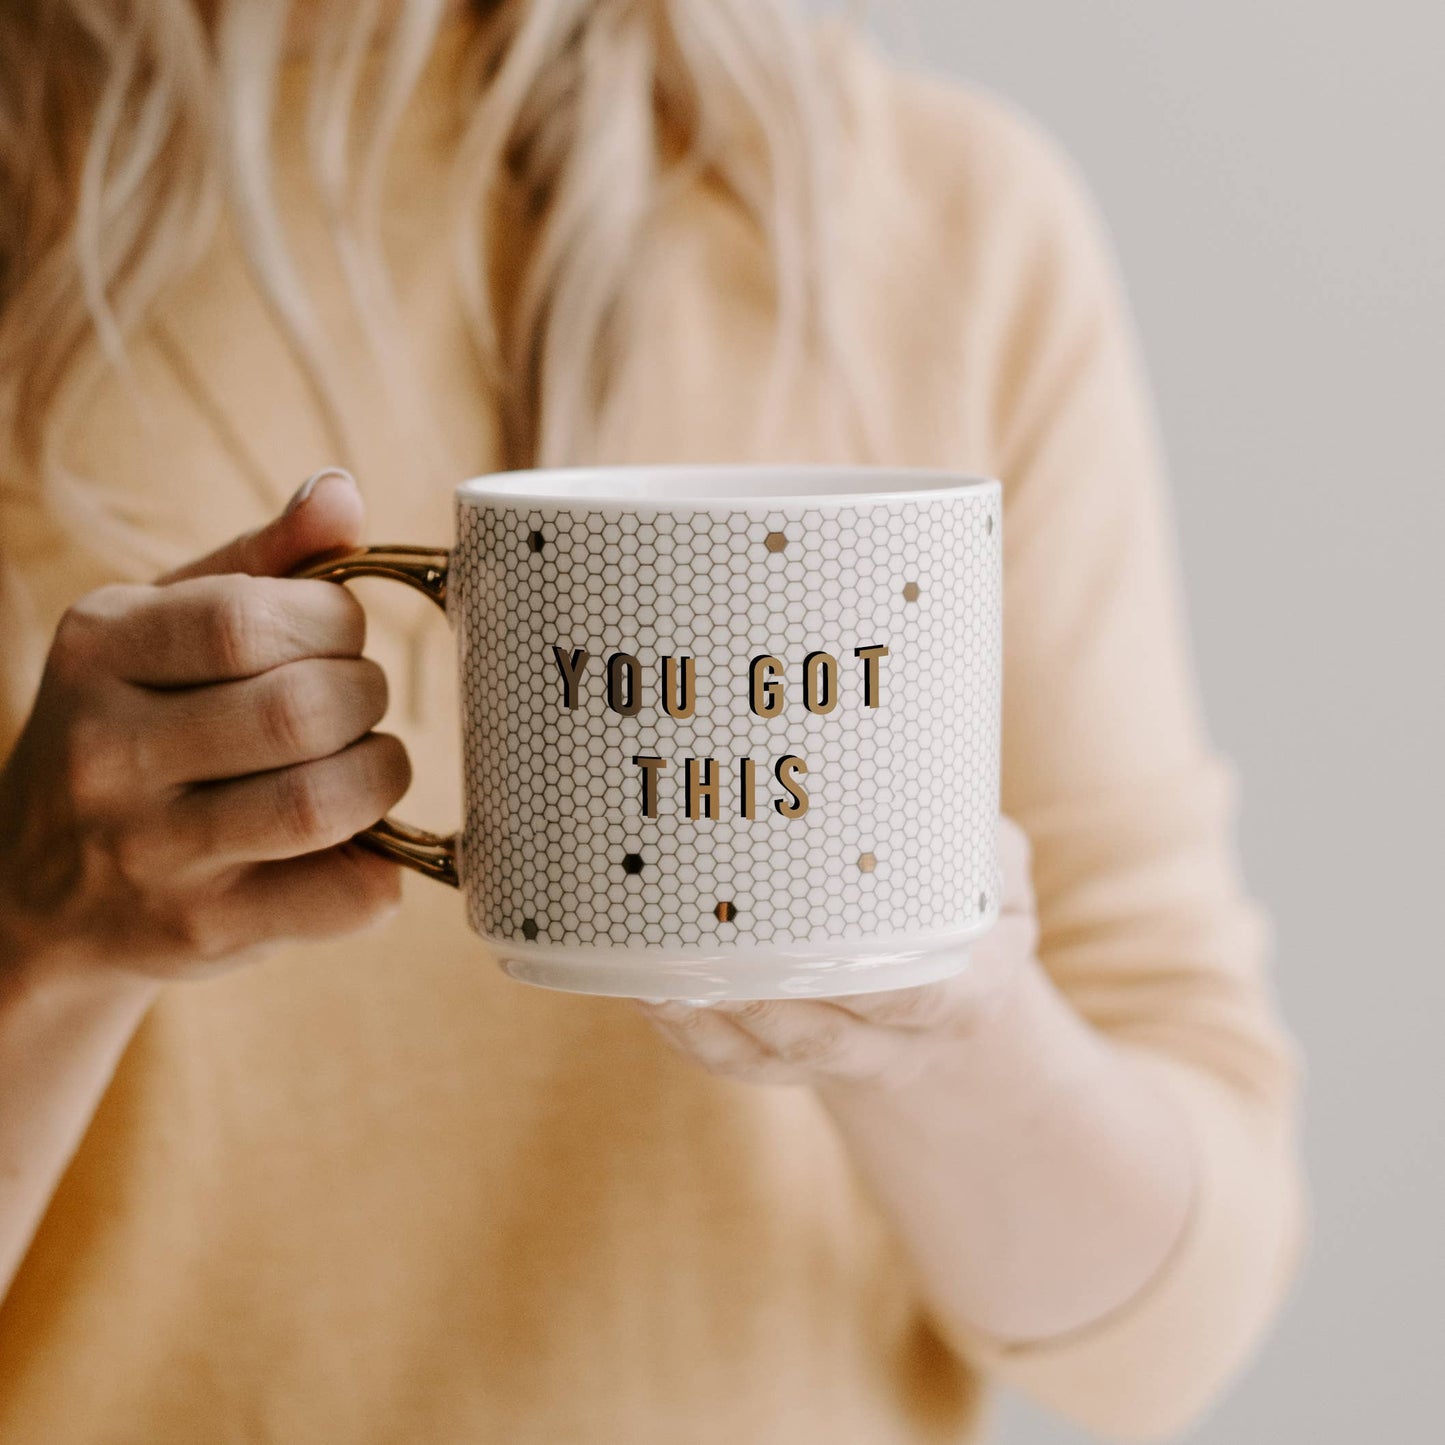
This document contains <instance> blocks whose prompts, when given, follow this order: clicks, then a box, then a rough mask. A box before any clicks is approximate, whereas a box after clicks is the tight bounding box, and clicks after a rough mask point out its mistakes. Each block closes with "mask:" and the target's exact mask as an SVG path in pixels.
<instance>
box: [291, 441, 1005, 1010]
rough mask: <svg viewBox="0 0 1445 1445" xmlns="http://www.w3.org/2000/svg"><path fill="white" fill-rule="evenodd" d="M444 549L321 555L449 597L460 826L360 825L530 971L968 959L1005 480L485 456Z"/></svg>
mask: <svg viewBox="0 0 1445 1445" xmlns="http://www.w3.org/2000/svg"><path fill="white" fill-rule="evenodd" d="M456 519H457V541H456V545H455V546H454V547H452V548H451V549H450V550H442V549H432V548H421V547H367V548H363V549H361V550H359V551H356V552H351V553H347V554H346V555H343V556H333V557H329V558H325V559H322V560H320V561H318V562H316V563H313V564H312V565H311V566H309V567H308V568H307V569H306V572H305V575H308V576H315V577H326V578H331V579H333V580H336V581H342V580H345V579H346V578H349V577H357V576H382V577H391V578H394V579H396V580H399V581H403V582H406V583H408V584H410V585H412V586H414V587H417V588H419V589H420V590H421V591H423V592H425V593H426V594H427V595H428V596H429V597H431V598H432V599H433V600H434V601H435V602H437V603H438V604H439V605H441V606H442V607H444V609H445V611H446V613H447V616H448V618H449V619H450V621H451V623H452V626H453V628H454V629H455V632H456V637H457V643H458V650H459V666H460V673H461V688H460V695H461V699H462V707H461V711H462V717H461V725H462V732H463V740H464V749H463V754H464V766H463V772H464V777H463V787H464V792H465V800H466V807H465V822H464V825H463V829H462V832H461V833H460V835H457V836H453V837H440V836H438V835H435V834H430V833H426V832H424V831H423V830H421V829H417V828H412V827H409V826H408V825H406V824H403V823H399V822H396V821H394V820H391V819H384V820H383V821H382V822H381V823H380V824H378V825H377V827H376V828H374V829H370V830H368V831H367V832H366V833H365V834H362V835H361V841H364V842H366V843H367V844H369V845H370V846H372V847H374V848H377V849H378V850H380V851H382V852H384V853H387V854H388V855H389V856H392V857H394V858H397V859H399V860H400V861H402V862H404V863H407V864H409V865H410V866H412V867H415V868H417V869H419V870H420V871H422V872H424V873H427V874H429V875H431V876H432V877H435V878H438V879H441V880H442V881H444V882H448V883H451V884H453V885H456V886H458V887H460V889H461V891H462V893H463V896H464V898H465V900H466V907H467V916H468V920H469V922H470V924H471V926H472V928H473V929H474V930H475V931H476V932H477V933H478V934H480V935H481V937H482V938H483V939H485V940H486V942H487V943H488V944H489V945H490V947H491V948H492V949H493V950H494V951H495V952H496V954H497V955H498V957H499V959H500V962H501V964H502V966H503V967H504V968H505V969H506V970H507V972H508V973H510V974H511V975H513V976H514V977H516V978H519V979H524V980H526V981H527V982H529V983H535V984H541V985H544V986H547V987H550V988H560V989H568V990H573V991H576V992H580V993H598V994H621V995H634V996H641V997H648V998H690V999H716V998H785V997H806V996H826V995H830V994H831V995H841V994H847V993H860V992H867V991H871V990H874V989H885V988H904V987H908V986H910V985H915V984H921V983H924V982H927V981H930V980H933V979H937V978H942V977H945V976H947V975H949V974H951V973H953V972H956V971H957V970H958V969H960V968H962V967H963V966H964V964H965V963H966V961H967V957H968V947H969V944H970V943H971V942H972V941H973V940H974V939H976V938H977V937H979V935H980V934H982V933H983V932H985V931H986V930H987V929H988V928H989V927H990V926H991V924H992V923H993V921H994V920H995V918H996V917H997V913H998V900H999V874H998V860H997V854H996V840H995V834H996V824H997V819H998V786H999V706H1000V677H1001V671H1002V668H1001V647H1002V637H1001V556H1002V549H1001V540H1002V539H1001V506H1000V489H999V485H998V483H997V482H994V481H989V480H985V479H981V478H972V477H965V476H958V475H952V474H948V473H942V472H924V471H912V470H906V469H901V470H900V469H883V468H864V467H854V468H848V467H829V466H814V467H809V466H776V467H757V466H713V467H614V468H588V469H576V470H558V471H522V472H511V473H503V474H499V475H496V476H487V477H478V478H476V479H475V480H472V481H469V482H466V483H464V484H463V485H462V486H461V487H459V488H458V489H457V493H456Z"/></svg>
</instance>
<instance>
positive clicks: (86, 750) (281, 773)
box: [0, 471, 410, 980]
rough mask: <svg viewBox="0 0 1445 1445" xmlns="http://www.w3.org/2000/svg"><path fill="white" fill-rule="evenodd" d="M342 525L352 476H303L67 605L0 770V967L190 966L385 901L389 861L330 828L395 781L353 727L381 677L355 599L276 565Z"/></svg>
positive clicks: (222, 960) (383, 797)
mask: <svg viewBox="0 0 1445 1445" xmlns="http://www.w3.org/2000/svg"><path fill="white" fill-rule="evenodd" d="M361 525H362V505H361V498H360V496H359V495H358V493H357V491H356V486H355V483H354V482H352V480H351V479H350V477H348V476H347V475H346V474H345V473H343V472H335V471H332V472H326V473H321V474H318V477H316V478H314V479H313V482H312V483H308V485H307V487H304V488H303V489H302V491H301V492H299V493H298V494H297V497H296V499H295V500H293V502H292V504H291V506H290V507H288V508H287V510H286V512H284V513H283V514H282V515H281V516H280V517H278V518H277V519H276V520H275V521H273V522H272V523H270V524H269V525H268V526H266V527H264V528H262V529H261V530H260V531H258V532H255V533H250V534H248V535H246V536H244V537H241V538H239V539H238V540H237V541H235V542H233V543H231V544H230V545H229V546H227V547H225V548H222V549H221V550H220V551H219V552H216V553H213V554H212V555H211V556H209V557H206V558H204V559H203V560H201V561H200V562H197V563H195V564H193V565H192V566H190V567H187V568H184V569H182V570H181V571H179V572H176V573H174V574H172V575H171V576H169V577H167V578H164V579H163V580H162V581H161V582H159V583H157V584H155V585H145V586H113V587H104V588H101V589H100V590H99V591H96V592H93V593H91V594H90V595H89V596H87V597H84V598H82V599H81V600H80V601H79V602H77V603H76V604H75V606H74V607H72V608H71V609H70V611H69V612H68V613H67V614H66V615H65V617H64V618H63V619H62V621H61V623H60V626H59V628H58V630H57V632H56V635H55V639H54V643H53V645H52V647H51V650H50V655H49V659H48V661H47V664H46V668H45V672H44V676H43V678H42V681H41V685H40V689H39V693H38V695H37V699H36V702H35V707H34V710H33V712H32V713H31V716H30V718H29V720H28V722H27V723H26V726H25V728H24V730H23V732H22V734H21V737H20V740H19V742H18V743H17V744H16V747H15V750H14V752H13V754H12V755H11V757H10V759H9V761H8V762H7V763H6V765H5V766H4V768H3V770H0V962H16V963H18V967H19V968H20V970H21V971H22V972H25V971H27V970H40V971H45V970H51V969H54V968H61V969H72V970H73V969H79V970H82V971H86V972H93V973H106V974H108V975H110V976H114V975H115V974H116V973H118V972H119V973H124V974H128V975H132V976H135V977H139V978H144V979H152V980H154V979H170V978H179V977H193V976H197V975H202V974H207V973H211V972H215V971H217V970H219V969H221V968H223V967H225V966H228V965H231V964H233V963H235V962H236V961H238V960H239V959H241V958H243V957H246V956H249V955H251V954H253V953H255V952H256V951H257V950H259V949H261V948H264V947H265V946H266V945H269V944H274V943H277V942H279V941H281V940H283V939H297V938H308V939H309V938H327V937H331V936H334V935H336V934H340V933H345V932H349V931H354V930H356V929H358V928H361V927H365V926H366V925H368V924H372V923H375V922H377V921H378V920H380V919H381V918H383V917H385V916H387V915H388V914H389V913H390V912H391V911H392V910H394V909H395V907H396V906H397V903H398V899H399V889H400V885H399V878H398V870H397V869H396V867H395V866H394V865H393V864H391V863H389V862H387V861H386V860H384V859H382V858H380V857H377V856H376V855H374V854H372V853H369V852H367V851H365V850H364V849H361V848H359V847H357V846H355V845H348V842H347V840H348V839H350V838H351V837H352V836H353V835H354V834H356V833H357V832H359V831H360V830H361V829H363V828H365V827H368V826H369V825H370V824H372V823H374V822H375V821H376V820H377V819H378V818H380V817H381V815H382V814H383V813H385V812H386V811H387V809H388V808H390V807H391V806H392V805H393V804H394V803H395V802H396V801H397V799H398V798H400V797H401V795H402V793H403V792H404V791H405V790H406V787H407V785H408V782H409V781H410V769H409V765H408V762H407V758H406V753H405V751H404V749H403V748H402V745H401V743H400V742H399V741H398V740H397V739H396V738H394V737H390V736H387V735H385V734H380V733H374V732H372V731H371V729H372V728H373V726H374V725H375V724H376V723H378V722H379V721H380V720H381V717H382V715H383V713H384V712H385V710H386V704H387V692H386V681H385V678H384V677H383V675H382V672H381V670H380V668H378V667H377V666H376V664H375V663H373V662H370V661H367V660H366V659H364V658H363V657H362V656H361V648H362V644H363V642H364V640H365V633H366V626H365V618H364V616H363V613H362V611H361V607H360V605H359V604H358V603H357V602H356V600H355V599H354V598H353V597H351V596H350V594H349V593H348V592H347V591H346V590H345V589H344V588H342V587H338V586H336V585H335V584H334V583H331V582H320V581H301V580H295V579H290V578H287V577H285V575H284V574H285V573H287V572H288V571H290V570H291V569H293V568H294V567H295V566H297V565H298V564H299V563H300V562H301V561H303V560H304V559H306V558H307V557H310V556H314V555H315V554H316V553H318V552H322V551H326V550H328V549H331V548H335V547H344V546H355V545H356V543H357V540H358V538H359V535H360V531H361Z"/></svg>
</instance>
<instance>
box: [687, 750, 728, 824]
mask: <svg viewBox="0 0 1445 1445" xmlns="http://www.w3.org/2000/svg"><path fill="white" fill-rule="evenodd" d="M682 776H683V793H684V795H685V801H686V804H687V816H688V817H689V818H716V817H717V815H718V795H719V792H720V791H721V786H722V779H721V777H720V776H719V774H718V770H717V767H716V765H715V764H714V762H713V760H712V759H711V758H689V759H688V760H687V762H686V764H685V765H684V767H683V774H682Z"/></svg>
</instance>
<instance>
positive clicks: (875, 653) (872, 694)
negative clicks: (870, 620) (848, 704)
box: [853, 642, 888, 707]
mask: <svg viewBox="0 0 1445 1445" xmlns="http://www.w3.org/2000/svg"><path fill="white" fill-rule="evenodd" d="M853 656H854V657H861V658H862V659H863V703H864V705H865V706H866V707H877V706H878V698H879V691H880V687H879V682H880V679H879V674H880V672H881V671H882V665H881V664H880V663H879V661H878V659H879V658H880V657H887V656H888V649H887V648H886V647H884V646H883V644H882V643H881V642H880V643H875V644H874V645H873V646H872V647H855V648H854V649H853Z"/></svg>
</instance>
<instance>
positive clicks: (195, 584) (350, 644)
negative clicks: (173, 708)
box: [81, 576, 366, 687]
mask: <svg viewBox="0 0 1445 1445" xmlns="http://www.w3.org/2000/svg"><path fill="white" fill-rule="evenodd" d="M81 606H82V607H83V609H84V610H85V612H86V614H87V617H88V618H90V619H91V621H92V622H93V623H95V624H96V625H97V629H98V632H99V635H100V636H101V637H102V638H103V649H104V653H105V663H106V665H107V666H108V667H109V668H110V670H112V671H113V672H114V673H115V674H116V675H117V676H119V677H121V678H123V679H124V680H125V681H127V682H134V683H141V684H144V685H146V686H151V687H183V686H195V685H197V684H200V683H208V682H224V681H230V680H232V679H235V678H239V677H254V676H256V675H257V674H259V673H262V672H266V671H267V670H268V669H270V668H273V667H280V666H281V665H282V664H283V663H287V662H295V661H298V660H299V659H301V658H303V657H356V656H359V655H360V653H361V649H362V647H363V646H365V643H366V614H365V612H363V611H362V608H361V605H360V603H358V602H357V600H356V599H355V598H354V597H353V596H352V595H351V594H350V593H349V592H348V591H347V590H346V589H345V588H344V587H338V586H337V585H336V584H335V583H334V582H319V581H309V580H305V581H301V580H293V579H289V578H286V579H278V578H270V577H239V576H229V577H199V578H196V579H194V580H193V581H188V582H177V583H175V584H174V585H173V586H169V587H124V588H114V589H112V588H104V589H102V590H101V591H100V592H97V593H93V594H91V596H90V597H89V598H87V599H85V600H84V602H83V604H81Z"/></svg>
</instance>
